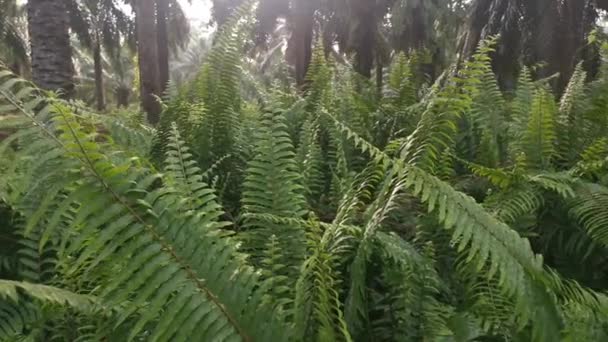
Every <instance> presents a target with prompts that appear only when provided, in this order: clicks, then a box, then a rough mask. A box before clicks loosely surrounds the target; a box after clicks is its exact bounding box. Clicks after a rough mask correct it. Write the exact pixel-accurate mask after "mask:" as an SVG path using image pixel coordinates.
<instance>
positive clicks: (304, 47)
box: [289, 0, 315, 85]
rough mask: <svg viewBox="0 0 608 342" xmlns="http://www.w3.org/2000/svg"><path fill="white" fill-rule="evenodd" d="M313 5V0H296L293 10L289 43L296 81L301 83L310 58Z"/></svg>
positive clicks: (304, 78)
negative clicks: (292, 55)
mask: <svg viewBox="0 0 608 342" xmlns="http://www.w3.org/2000/svg"><path fill="white" fill-rule="evenodd" d="M314 14H315V7H314V4H313V0H296V1H295V4H294V11H293V16H294V19H293V22H294V24H293V33H292V36H291V40H290V41H289V44H290V45H291V50H292V53H293V54H294V60H295V69H296V83H297V84H298V85H303V84H304V82H305V81H306V72H307V71H308V65H309V64H310V59H311V58H312V35H313V24H314Z"/></svg>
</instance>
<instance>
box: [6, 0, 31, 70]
mask: <svg viewBox="0 0 608 342" xmlns="http://www.w3.org/2000/svg"><path fill="white" fill-rule="evenodd" d="M29 59H30V58H29V47H28V42H27V23H26V15H25V6H22V5H21V6H20V5H18V4H17V1H16V0H0V60H2V61H3V62H4V63H6V64H7V65H8V66H9V67H10V68H11V70H12V71H13V72H15V73H16V74H19V75H22V76H26V75H27V74H28V73H29Z"/></svg>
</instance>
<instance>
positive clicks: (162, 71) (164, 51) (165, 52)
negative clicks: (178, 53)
mask: <svg viewBox="0 0 608 342" xmlns="http://www.w3.org/2000/svg"><path fill="white" fill-rule="evenodd" d="M168 13H169V1H168V0H156V29H157V31H158V34H157V40H156V41H157V46H158V71H159V75H160V87H161V93H164V92H165V90H166V89H167V85H168V83H169V42H168V40H167V14H168Z"/></svg>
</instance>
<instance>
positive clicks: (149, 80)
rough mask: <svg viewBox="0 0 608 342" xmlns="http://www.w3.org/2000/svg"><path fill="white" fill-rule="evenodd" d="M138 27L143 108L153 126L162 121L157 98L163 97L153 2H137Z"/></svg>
mask: <svg viewBox="0 0 608 342" xmlns="http://www.w3.org/2000/svg"><path fill="white" fill-rule="evenodd" d="M134 8H135V20H136V26H137V56H138V59H139V80H140V87H141V88H140V97H141V106H142V108H143V110H144V111H145V112H146V114H147V116H148V122H149V123H150V124H152V125H155V124H157V123H158V121H159V119H160V112H161V106H160V103H158V101H157V99H156V97H157V96H160V95H161V89H162V88H161V83H160V70H159V67H158V41H157V37H156V35H157V28H156V13H155V11H154V6H153V4H152V2H151V1H146V0H136V1H135V5H134Z"/></svg>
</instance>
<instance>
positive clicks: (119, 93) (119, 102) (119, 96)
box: [116, 87, 131, 108]
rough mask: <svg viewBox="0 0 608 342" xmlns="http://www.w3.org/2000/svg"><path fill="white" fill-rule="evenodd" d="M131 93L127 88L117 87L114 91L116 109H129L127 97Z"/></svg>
mask: <svg viewBox="0 0 608 342" xmlns="http://www.w3.org/2000/svg"><path fill="white" fill-rule="evenodd" d="M130 95H131V91H130V90H129V88H125V87H118V88H117V89H116V108H121V107H123V108H127V107H129V96H130Z"/></svg>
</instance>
